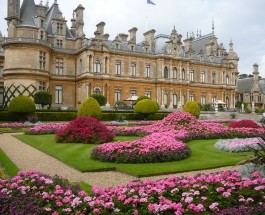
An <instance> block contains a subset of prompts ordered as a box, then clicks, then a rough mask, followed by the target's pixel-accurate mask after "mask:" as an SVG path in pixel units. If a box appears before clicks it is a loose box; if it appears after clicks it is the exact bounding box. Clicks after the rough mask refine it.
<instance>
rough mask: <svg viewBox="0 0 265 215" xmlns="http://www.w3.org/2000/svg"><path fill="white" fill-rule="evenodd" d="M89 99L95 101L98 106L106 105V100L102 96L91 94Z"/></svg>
mask: <svg viewBox="0 0 265 215" xmlns="http://www.w3.org/2000/svg"><path fill="white" fill-rule="evenodd" d="M91 97H93V98H94V99H96V100H97V102H98V103H99V105H100V106H105V105H106V103H107V99H106V97H105V96H103V95H102V94H93V95H92V96H91Z"/></svg>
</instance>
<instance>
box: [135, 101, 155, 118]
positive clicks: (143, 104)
mask: <svg viewBox="0 0 265 215" xmlns="http://www.w3.org/2000/svg"><path fill="white" fill-rule="evenodd" d="M157 111H158V106H157V103H156V102H154V101H153V100H151V99H143V100H141V101H139V102H137V104H136V105H135V106H134V112H135V113H139V114H141V115H143V116H144V118H147V117H148V116H149V115H151V114H153V113H156V112H157Z"/></svg>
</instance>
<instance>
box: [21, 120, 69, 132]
mask: <svg viewBox="0 0 265 215" xmlns="http://www.w3.org/2000/svg"><path fill="white" fill-rule="evenodd" d="M68 125H69V123H68V122H62V123H61V122H60V123H44V124H42V125H37V126H35V127H33V128H30V129H28V130H27V131H26V132H25V134H55V133H56V132H57V131H58V130H61V129H64V128H66V127H67V126H68Z"/></svg>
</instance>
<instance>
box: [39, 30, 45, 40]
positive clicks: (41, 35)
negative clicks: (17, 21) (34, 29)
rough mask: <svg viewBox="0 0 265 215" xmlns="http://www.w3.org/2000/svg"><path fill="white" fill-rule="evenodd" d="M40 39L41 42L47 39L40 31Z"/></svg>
mask: <svg viewBox="0 0 265 215" xmlns="http://www.w3.org/2000/svg"><path fill="white" fill-rule="evenodd" d="M40 39H41V40H44V39H45V38H44V31H40Z"/></svg>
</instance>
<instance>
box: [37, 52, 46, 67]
mask: <svg viewBox="0 0 265 215" xmlns="http://www.w3.org/2000/svg"><path fill="white" fill-rule="evenodd" d="M39 63H40V69H45V66H46V52H43V51H40V56H39Z"/></svg>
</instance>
